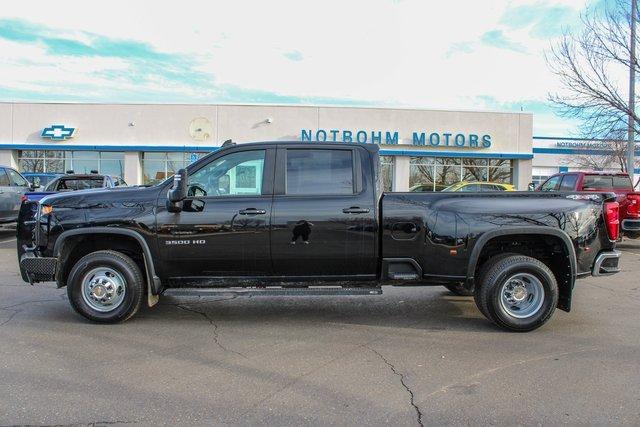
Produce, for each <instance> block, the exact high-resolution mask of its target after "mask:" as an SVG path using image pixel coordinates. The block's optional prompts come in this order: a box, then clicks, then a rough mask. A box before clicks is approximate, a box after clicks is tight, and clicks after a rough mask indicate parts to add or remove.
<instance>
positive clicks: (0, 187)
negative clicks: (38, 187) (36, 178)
mask: <svg viewBox="0 0 640 427" xmlns="http://www.w3.org/2000/svg"><path fill="white" fill-rule="evenodd" d="M30 189H31V188H30V185H29V181H27V180H26V179H25V178H24V177H23V176H22V175H20V173H19V172H18V171H16V170H15V169H12V168H9V167H6V166H0V223H7V222H14V221H17V219H18V212H20V204H21V203H22V197H23V196H24V194H25V193H26V192H27V191H29V190H30Z"/></svg>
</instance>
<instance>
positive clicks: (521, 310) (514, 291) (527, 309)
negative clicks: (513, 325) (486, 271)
mask: <svg viewBox="0 0 640 427" xmlns="http://www.w3.org/2000/svg"><path fill="white" fill-rule="evenodd" d="M543 303H544V286H542V282H541V281H540V279H538V278H537V277H536V276H534V275H533V274H529V273H518V274H514V275H513V276H511V277H509V278H508V279H507V280H506V281H505V282H504V283H503V285H502V288H501V289H500V304H501V305H502V308H503V309H504V311H506V312H507V314H509V315H510V316H513V317H515V318H517V319H524V318H527V317H531V316H533V315H535V314H536V313H537V312H538V311H540V309H541V308H542V304H543Z"/></svg>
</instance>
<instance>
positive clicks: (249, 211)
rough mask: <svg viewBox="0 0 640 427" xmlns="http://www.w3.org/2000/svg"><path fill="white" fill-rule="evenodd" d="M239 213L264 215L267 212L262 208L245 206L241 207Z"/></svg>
mask: <svg viewBox="0 0 640 427" xmlns="http://www.w3.org/2000/svg"><path fill="white" fill-rule="evenodd" d="M239 213H240V215H264V214H266V213H267V211H265V210H264V209H256V208H247V209H242V210H241V211H240V212H239Z"/></svg>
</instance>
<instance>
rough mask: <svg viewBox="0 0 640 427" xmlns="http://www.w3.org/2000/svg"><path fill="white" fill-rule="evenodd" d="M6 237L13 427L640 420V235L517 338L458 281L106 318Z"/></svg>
mask: <svg viewBox="0 0 640 427" xmlns="http://www.w3.org/2000/svg"><path fill="white" fill-rule="evenodd" d="M0 242H1V243H0V265H1V266H2V269H1V271H0V425H102V424H143V425H150V424H190V425H219V424H242V425H247V424H251V425H256V424H271V425H301V424H303V425H327V424H330V425H379V424H392V425H409V426H411V425H419V424H423V425H434V424H488V423H491V424H499V425H514V424H524V425H531V424H536V425H537V424H545V425H546V424H559V423H563V424H617V425H620V424H628V425H638V424H640V336H639V334H638V330H639V329H638V327H639V325H640V310H639V309H640V280H639V279H638V278H639V277H640V243H626V242H625V243H624V244H622V245H620V246H619V248H620V249H621V250H623V251H624V255H623V259H622V269H623V271H622V272H621V273H620V274H617V275H616V276H613V277H610V278H588V279H585V280H581V281H579V282H578V284H577V285H576V290H575V294H574V295H575V297H574V310H573V311H572V312H571V313H564V312H562V311H556V314H555V315H554V318H553V319H552V320H551V321H550V322H549V323H548V324H547V325H546V326H544V327H543V328H541V329H539V330H537V331H535V332H532V333H527V334H515V333H506V332H503V331H501V330H499V329H497V328H496V327H494V326H492V325H491V324H490V323H489V322H488V321H486V320H485V319H484V318H483V317H482V315H481V314H480V313H479V312H478V311H477V310H476V307H475V305H474V303H473V301H472V299H470V298H462V297H455V296H453V295H451V294H450V293H449V292H448V291H446V290H445V289H444V288H440V287H434V288H404V289H402V288H388V289H385V293H384V295H382V296H371V297H304V298H303V297H290V298H274V297H236V298H233V297H232V296H222V297H219V298H215V299H203V300H198V299H195V298H168V297H167V298H163V299H161V302H160V304H159V306H157V307H154V308H152V309H145V310H143V311H142V312H141V313H139V314H138V315H137V316H136V317H135V318H134V319H132V320H131V321H129V322H126V323H124V324H120V325H114V326H105V325H95V324H91V323H88V322H87V321H85V320H84V319H82V318H80V317H79V316H77V315H76V314H74V313H73V312H72V310H71V308H70V306H69V304H68V302H67V296H66V290H64V289H55V287H54V285H53V284H47V285H36V286H34V287H31V286H29V285H27V284H24V283H23V282H22V280H21V279H20V277H19V273H18V269H17V265H16V255H15V240H13V236H12V233H11V232H3V233H1V234H0Z"/></svg>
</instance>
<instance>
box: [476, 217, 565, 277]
mask: <svg viewBox="0 0 640 427" xmlns="http://www.w3.org/2000/svg"><path fill="white" fill-rule="evenodd" d="M516 234H532V235H546V236H553V237H558V238H560V239H561V240H562V242H563V243H564V246H565V248H566V249H567V253H568V254H569V263H570V265H571V283H570V285H571V287H570V288H571V289H573V284H574V283H575V280H576V269H577V267H576V265H577V261H576V250H575V248H574V246H573V243H572V242H571V238H570V237H569V235H567V233H565V232H564V231H563V230H560V229H558V228H546V227H508V228H500V229H497V230H491V231H487V232H486V233H484V234H482V235H481V236H480V238H479V239H478V241H477V242H476V244H475V246H474V247H473V250H472V251H471V256H470V257H469V265H468V268H467V280H468V281H473V280H474V275H475V271H476V268H477V266H478V260H479V259H480V254H481V253H482V250H483V249H484V247H485V245H486V244H487V243H488V242H489V241H490V240H491V239H493V238H495V237H502V236H509V235H516Z"/></svg>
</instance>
